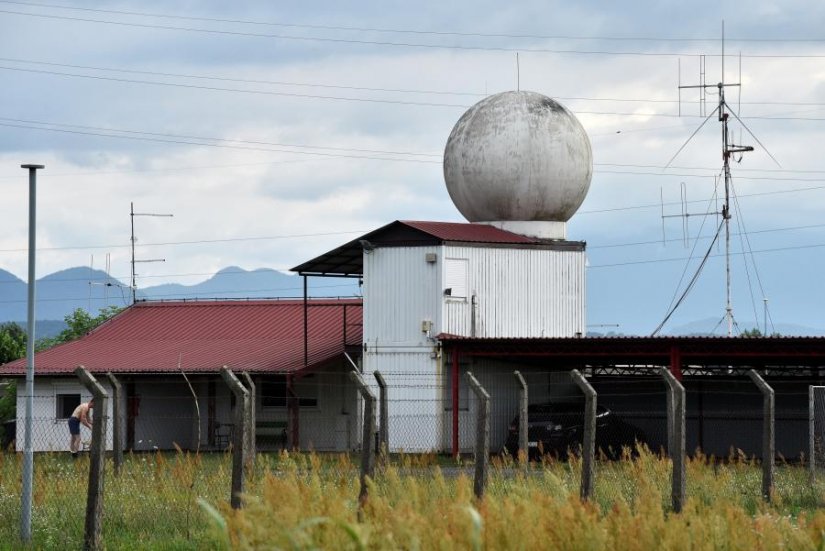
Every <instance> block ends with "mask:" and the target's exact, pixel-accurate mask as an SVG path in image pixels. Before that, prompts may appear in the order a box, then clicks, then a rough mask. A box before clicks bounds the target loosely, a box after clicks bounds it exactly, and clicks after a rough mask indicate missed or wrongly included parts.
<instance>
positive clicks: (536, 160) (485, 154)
mask: <svg viewBox="0 0 825 551" xmlns="http://www.w3.org/2000/svg"><path fill="white" fill-rule="evenodd" d="M592 174H593V154H592V151H591V148H590V140H589V139H588V137H587V133H586V132H585V130H584V128H583V127H582V125H581V123H580V122H579V120H578V119H577V118H576V117H575V115H573V114H572V113H571V112H570V111H568V110H567V109H566V108H565V107H564V106H563V105H561V104H560V103H558V102H556V101H554V100H552V99H550V98H548V97H547V96H544V95H542V94H537V93H535V92H503V93H500V94H495V95H493V96H490V97H488V98H486V99H484V100H482V101H480V102H478V103H477V104H475V105H474V106H473V107H471V108H470V109H469V110H468V111H467V112H466V113H464V115H463V116H462V117H461V118H460V119H459V120H458V122H457V123H456V125H455V127H454V128H453V131H452V132H451V133H450V138H449V139H448V140H447V146H446V148H445V150H444V180H445V182H446V184H447V191H448V192H449V193H450V197H451V198H452V200H453V203H455V206H456V208H458V210H459V211H460V212H461V214H463V215H464V217H465V218H467V220H469V221H470V222H480V223H489V224H493V225H496V226H499V227H503V228H504V229H510V230H511V231H516V232H517V233H524V234H527V235H534V236H536V237H549V238H561V239H564V238H566V229H565V228H566V224H565V223H566V222H567V221H568V220H569V219H570V217H572V216H573V214H575V212H576V210H577V209H578V208H579V206H581V204H582V202H583V201H584V198H585V196H586V195H587V191H588V189H589V188H590V178H591V176H592Z"/></svg>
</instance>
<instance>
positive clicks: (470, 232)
mask: <svg viewBox="0 0 825 551" xmlns="http://www.w3.org/2000/svg"><path fill="white" fill-rule="evenodd" d="M400 222H401V223H402V224H405V225H407V226H410V227H412V228H415V229H417V230H419V231H422V232H424V233H428V234H430V235H432V236H433V237H435V238H437V239H443V240H444V241H464V242H469V243H539V241H538V240H536V239H533V238H531V237H526V236H524V235H519V234H517V233H512V232H509V231H505V230H500V229H498V228H495V227H493V226H489V225H487V224H473V223H466V222H461V223H459V222H421V221H415V220H401V221H400Z"/></svg>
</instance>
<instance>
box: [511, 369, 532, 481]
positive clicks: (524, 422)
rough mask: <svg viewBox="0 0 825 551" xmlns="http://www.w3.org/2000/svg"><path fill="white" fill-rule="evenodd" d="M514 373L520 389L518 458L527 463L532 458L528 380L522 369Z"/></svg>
mask: <svg viewBox="0 0 825 551" xmlns="http://www.w3.org/2000/svg"><path fill="white" fill-rule="evenodd" d="M513 375H515V377H516V382H517V383H518V386H519V390H518V403H519V408H518V419H519V421H518V457H517V458H516V459H517V460H518V461H519V462H522V461H523V462H524V464H525V465H527V462H528V461H529V460H530V450H529V449H528V444H527V427H528V423H529V417H528V416H527V406H528V404H529V403H530V400H529V396H528V395H527V381H525V380H524V377H522V375H521V372H520V371H513Z"/></svg>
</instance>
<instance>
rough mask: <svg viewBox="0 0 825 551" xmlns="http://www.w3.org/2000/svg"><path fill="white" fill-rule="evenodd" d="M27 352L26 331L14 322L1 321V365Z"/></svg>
mask: <svg viewBox="0 0 825 551" xmlns="http://www.w3.org/2000/svg"><path fill="white" fill-rule="evenodd" d="M25 354H26V331H25V330H24V329H23V328H22V327H20V326H19V325H17V324H16V323H13V322H8V323H0V365H2V364H4V363H6V362H10V361H13V360H16V359H17V358H22V357H23V356H24V355H25Z"/></svg>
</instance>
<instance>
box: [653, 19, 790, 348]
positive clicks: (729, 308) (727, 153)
mask: <svg viewBox="0 0 825 551" xmlns="http://www.w3.org/2000/svg"><path fill="white" fill-rule="evenodd" d="M704 57H705V56H700V58H699V84H693V85H682V84H681V75H680V77H679V102H680V107H679V114H680V115H681V98H682V96H681V91H682V90H686V89H696V90H698V91H699V111H700V115H702V116H704V115H705V110H706V103H705V100H706V97H707V91H708V89H713V88H716V90H717V93H718V97H719V102H718V104H717V106H716V108H715V109H714V110H713V112H711V113H710V115H707V118H705V120H704V121H703V122H702V124H701V125H700V126H699V128H697V129H696V131H695V132H694V133H693V134H692V135H691V136H690V138H688V140H687V142H689V141H690V140H691V139H693V136H695V135H696V133H697V132H698V131H699V130H700V129H701V128H702V126H704V124H705V123H706V122H707V121H708V120H709V119H710V117H712V116H713V114H714V113H716V114H717V115H718V121H719V122H720V123H722V163H723V167H722V173H723V178H724V184H725V185H724V190H725V196H724V201H723V203H722V211H721V215H722V218H723V220H724V227H725V321H726V322H727V329H728V336H729V337H730V336H732V335H733V325H734V319H733V305H732V301H731V262H730V219H731V204H730V190H731V174H730V159H731V156H733V155H735V154H737V153H739V154H742V153H746V152H749V151H753V147H752V146H749V145H737V144H735V143H734V142H733V136H732V135H731V133H730V130H729V129H728V119H729V117H730V115H733V117H734V118H735V119H736V120H738V121H739V122H740V123H741V122H742V121H741V120H740V119H739V117H738V116H737V115H736V113H735V112H734V111H733V110H732V109H731V108H730V106H729V105H728V103H727V101H726V100H725V90H726V89H727V88H731V87H735V88H741V86H742V84H741V74H742V65H741V61H740V65H739V76H740V82H736V83H730V82H725V22H724V21H722V56H721V60H722V61H721V65H722V80H721V81H720V82H718V83H716V84H708V83H707V82H705V59H704ZM680 69H681V64H680ZM743 126H744V124H743ZM746 130H747V127H746ZM748 133H749V134H750V130H748ZM751 136H753V134H751ZM753 137H754V139H756V137H755V136H753ZM756 141H757V142H759V140H758V139H756ZM687 142H685V144H684V145H682V147H681V148H679V151H677V152H676V155H674V156H673V159H675V158H676V156H677V155H679V153H680V152H681V151H682V149H684V147H685V145H687ZM760 145H761V144H760ZM763 147H764V146H763ZM766 151H767V149H766ZM768 155H770V152H768ZM770 156H771V158H772V159H773V156H772V155H770ZM673 159H671V160H670V162H668V166H669V165H670V163H672V162H673ZM775 161H776V159H774V162H775ZM777 164H778V163H777ZM684 215H685V216H687V215H688V214H687V213H684Z"/></svg>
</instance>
